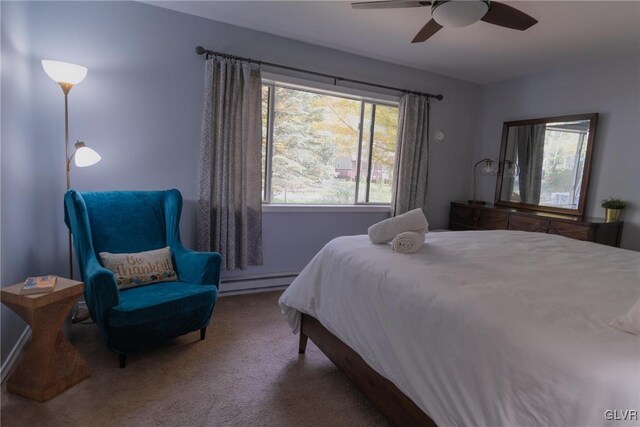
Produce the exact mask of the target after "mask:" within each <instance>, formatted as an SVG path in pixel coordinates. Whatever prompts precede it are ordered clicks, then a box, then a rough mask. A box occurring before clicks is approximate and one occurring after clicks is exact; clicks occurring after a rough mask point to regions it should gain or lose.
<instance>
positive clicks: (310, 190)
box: [262, 82, 398, 205]
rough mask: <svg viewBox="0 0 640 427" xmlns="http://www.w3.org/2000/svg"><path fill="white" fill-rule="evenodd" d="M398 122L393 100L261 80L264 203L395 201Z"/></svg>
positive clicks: (386, 202) (332, 203) (334, 203)
mask: <svg viewBox="0 0 640 427" xmlns="http://www.w3.org/2000/svg"><path fill="white" fill-rule="evenodd" d="M397 120H398V107H397V104H395V103H391V102H387V101H374V100H369V99H361V98H357V97H354V96H350V95H342V94H335V93H333V92H331V93H328V92H323V91H319V90H314V89H308V88H303V87H299V86H292V85H286V84H281V83H271V82H263V85H262V123H263V132H262V133H263V141H262V160H263V162H262V164H263V174H262V176H263V180H262V188H263V201H264V203H275V204H286V203H289V204H328V205H344V204H348V205H351V204H366V203H377V204H388V203H390V202H391V189H392V185H391V180H392V176H393V166H394V161H395V150H396V135H397Z"/></svg>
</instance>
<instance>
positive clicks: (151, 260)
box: [100, 246, 178, 288]
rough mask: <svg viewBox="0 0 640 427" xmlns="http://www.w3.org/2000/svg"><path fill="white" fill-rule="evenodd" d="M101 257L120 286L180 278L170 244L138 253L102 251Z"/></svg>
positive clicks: (127, 286)
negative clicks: (175, 268)
mask: <svg viewBox="0 0 640 427" xmlns="http://www.w3.org/2000/svg"><path fill="white" fill-rule="evenodd" d="M100 259H101V260H102V265H104V267H105V268H107V269H109V270H111V271H112V272H113V274H115V276H116V283H117V285H118V287H119V288H129V287H132V286H138V285H145V284H147V283H156V282H167V281H172V280H177V278H178V276H177V275H176V272H175V270H174V268H173V262H172V261H171V250H170V249H169V247H168V246H167V247H166V248H162V249H156V250H154V251H147V252H140V253H137V254H112V253H109V252H100Z"/></svg>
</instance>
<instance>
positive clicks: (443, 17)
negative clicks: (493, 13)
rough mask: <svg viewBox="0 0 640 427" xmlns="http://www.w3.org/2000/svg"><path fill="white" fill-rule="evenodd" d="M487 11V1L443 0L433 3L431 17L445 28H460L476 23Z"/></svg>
mask: <svg viewBox="0 0 640 427" xmlns="http://www.w3.org/2000/svg"><path fill="white" fill-rule="evenodd" d="M488 11H489V1H488V0H443V1H436V2H434V3H433V6H432V9H431V15H432V17H433V19H434V20H435V21H436V22H437V23H438V24H440V25H442V26H443V27H445V28H460V27H466V26H468V25H471V24H473V23H475V22H478V21H479V20H480V19H481V18H482V17H483V16H484V15H486V13H487V12H488Z"/></svg>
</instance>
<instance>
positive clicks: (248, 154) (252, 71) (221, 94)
mask: <svg viewBox="0 0 640 427" xmlns="http://www.w3.org/2000/svg"><path fill="white" fill-rule="evenodd" d="M261 90H262V89H261V77H260V70H259V69H256V68H254V67H251V65H250V64H247V63H242V62H239V61H233V60H227V59H222V58H212V59H209V60H207V63H206V80H205V96H204V108H203V113H202V140H201V144H200V169H199V179H198V213H197V247H198V250H200V251H216V252H220V254H222V266H223V269H226V270H234V269H237V268H240V269H245V268H247V267H248V266H251V265H262V195H261V188H262V181H261V170H262V165H261V157H262V155H261V143H262V114H261V108H262V95H261Z"/></svg>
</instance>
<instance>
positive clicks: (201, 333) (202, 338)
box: [200, 328, 207, 341]
mask: <svg viewBox="0 0 640 427" xmlns="http://www.w3.org/2000/svg"><path fill="white" fill-rule="evenodd" d="M206 335H207V328H202V329H200V341H204V337H205V336H206Z"/></svg>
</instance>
